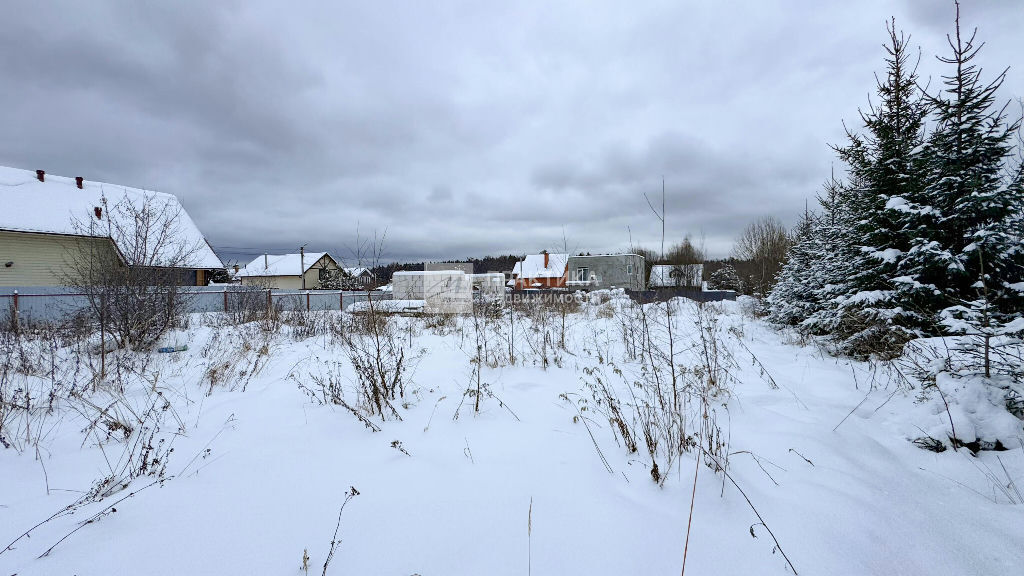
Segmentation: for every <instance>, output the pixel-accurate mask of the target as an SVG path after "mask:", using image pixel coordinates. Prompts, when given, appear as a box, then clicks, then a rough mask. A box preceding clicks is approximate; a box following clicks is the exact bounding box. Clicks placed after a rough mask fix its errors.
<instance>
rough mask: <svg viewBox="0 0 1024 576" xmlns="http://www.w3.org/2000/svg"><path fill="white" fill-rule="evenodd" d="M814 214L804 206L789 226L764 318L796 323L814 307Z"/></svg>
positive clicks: (816, 256) (815, 239) (815, 222)
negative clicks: (784, 254) (786, 246)
mask: <svg viewBox="0 0 1024 576" xmlns="http://www.w3.org/2000/svg"><path fill="white" fill-rule="evenodd" d="M816 226H817V217H816V216H815V215H814V214H811V212H810V211H809V210H807V209H805V210H804V215H803V217H802V218H801V219H800V221H799V222H798V223H797V225H796V227H795V228H794V229H793V232H792V238H791V240H790V249H789V256H788V257H787V259H786V263H785V264H784V265H783V266H782V271H781V272H779V277H778V279H777V281H776V282H775V286H774V287H773V288H772V291H771V293H770V294H769V295H768V298H767V303H768V320H769V321H771V322H775V323H777V324H784V325H787V326H796V325H799V324H800V323H801V322H803V321H804V320H806V319H807V318H808V317H810V315H811V314H813V313H814V312H816V311H817V309H818V306H817V301H816V300H815V297H814V294H815V290H816V289H818V288H820V287H819V286H817V285H816V283H815V282H814V278H813V274H814V273H815V271H816V267H815V261H816V260H817V259H818V257H819V254H818V245H817V238H816V236H815V233H816V230H815V229H816Z"/></svg>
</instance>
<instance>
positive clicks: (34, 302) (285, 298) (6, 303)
mask: <svg viewBox="0 0 1024 576" xmlns="http://www.w3.org/2000/svg"><path fill="white" fill-rule="evenodd" d="M3 292H4V293H0V314H2V315H3V317H2V319H0V322H4V323H6V322H5V321H6V320H7V319H8V318H10V319H13V318H17V320H18V323H19V324H21V325H33V324H43V323H48V322H60V321H63V320H66V319H68V318H71V317H72V316H75V315H77V314H83V313H86V311H87V310H88V308H89V303H88V299H87V297H86V295H85V294H82V293H77V292H69V291H68V290H67V288H65V287H53V286H39V287H25V288H17V289H14V288H5V289H3ZM182 292H183V295H184V297H183V299H182V303H183V304H184V306H185V308H186V310H187V311H188V312H235V311H238V310H240V309H256V308H261V309H274V310H279V311H286V312H287V311H310V312H313V311H324V310H344V309H345V308H347V307H348V306H350V305H351V304H354V303H356V302H365V301H366V300H367V299H369V298H371V297H372V298H373V299H374V300H389V299H391V294H389V293H385V292H371V293H369V294H368V293H367V292H355V291H342V290H296V291H286V290H265V289H255V288H242V287H240V286H232V287H231V288H220V287H205V286H204V287H188V288H186V289H183V291H182Z"/></svg>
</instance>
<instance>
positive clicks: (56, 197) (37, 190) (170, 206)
mask: <svg viewBox="0 0 1024 576" xmlns="http://www.w3.org/2000/svg"><path fill="white" fill-rule="evenodd" d="M0 201H2V202H3V210H0V230H10V231H15V232H35V233H41V234H63V235H70V236H94V237H108V236H113V238H112V240H113V241H114V244H115V245H116V246H117V247H118V249H119V250H120V251H121V254H122V255H126V254H129V253H130V252H132V250H131V249H130V248H129V246H130V245H131V244H130V243H131V242H133V241H134V238H131V236H132V234H133V231H132V230H127V231H126V233H125V234H123V235H121V236H123V237H118V236H119V234H117V233H116V232H115V233H113V234H111V232H110V230H111V226H110V221H109V218H110V213H111V212H112V211H115V213H116V210H117V207H118V206H122V207H123V206H127V205H128V204H129V203H130V204H131V205H133V206H135V207H142V206H143V205H144V204H146V203H152V204H151V205H152V207H153V208H154V210H155V211H157V212H158V213H166V214H177V222H176V228H177V230H175V233H176V234H177V235H179V236H180V238H176V239H175V242H174V244H175V245H174V246H168V247H167V249H166V250H164V251H163V252H165V254H148V255H147V256H149V257H150V258H149V259H150V260H151V263H152V264H153V265H156V266H160V265H161V264H160V261H161V257H163V258H164V259H166V260H172V259H175V257H176V256H178V255H179V254H180V251H179V246H178V244H179V243H180V246H181V247H184V248H185V250H186V251H194V253H193V254H191V255H190V257H189V259H188V260H189V261H188V262H187V265H186V266H181V265H180V263H176V264H178V267H185V268H223V267H224V264H223V263H222V262H221V261H220V258H218V257H217V255H216V254H215V253H214V252H213V249H212V248H210V245H209V244H207V242H206V238H204V237H203V234H202V232H200V231H199V228H198V227H196V224H195V222H193V221H192V218H190V217H189V215H188V213H187V212H185V210H184V208H182V207H181V203H180V202H178V199H177V198H176V197H175V196H173V195H171V194H165V193H162V192H153V191H151V190H140V189H138V188H129V187H126V186H120V185H116V184H106V183H103V182H92V181H89V180H83V182H82V189H79V188H78V186H77V184H76V183H75V179H74V178H67V177H64V176H55V175H53V174H46V176H45V177H44V181H43V182H40V181H39V180H38V179H37V178H36V174H35V172H33V171H29V170H20V169H18V168H7V167H5V166H0ZM96 208H102V210H101V211H100V212H99V213H100V216H99V217H97V216H96ZM114 221H115V222H117V223H118V224H119V225H121V226H122V227H126V226H132V227H133V222H126V221H122V220H120V219H117V218H115V220H114ZM153 234H154V235H156V234H157V231H153ZM179 241H180V242H179ZM153 243H155V244H162V242H157V241H156V240H154V241H153Z"/></svg>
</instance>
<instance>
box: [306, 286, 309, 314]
mask: <svg viewBox="0 0 1024 576" xmlns="http://www.w3.org/2000/svg"><path fill="white" fill-rule="evenodd" d="M306 312H309V291H308V290H307V291H306Z"/></svg>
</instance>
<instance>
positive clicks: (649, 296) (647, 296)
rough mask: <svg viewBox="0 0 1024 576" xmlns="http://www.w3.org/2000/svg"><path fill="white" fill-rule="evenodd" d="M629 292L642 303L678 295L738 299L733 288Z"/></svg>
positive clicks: (635, 299)
mask: <svg viewBox="0 0 1024 576" xmlns="http://www.w3.org/2000/svg"><path fill="white" fill-rule="evenodd" d="M628 293H629V297H630V298H632V299H633V300H634V301H636V302H639V303H641V304H646V303H648V302H665V301H667V300H671V299H672V298H676V297H681V298H689V299H690V300H696V301H697V302H721V301H722V300H735V299H736V293H735V292H733V291H732V290H701V289H700V288H688V287H685V286H678V287H670V288H658V289H657V290H643V291H639V290H635V291H630V292H628Z"/></svg>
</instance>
